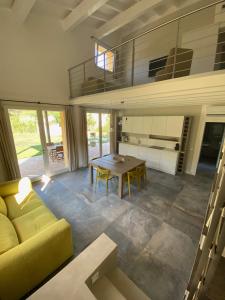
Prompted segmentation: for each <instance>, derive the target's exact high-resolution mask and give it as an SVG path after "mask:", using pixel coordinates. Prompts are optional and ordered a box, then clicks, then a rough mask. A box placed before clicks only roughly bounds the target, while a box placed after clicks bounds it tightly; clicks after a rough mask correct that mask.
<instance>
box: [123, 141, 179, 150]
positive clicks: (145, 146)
mask: <svg viewBox="0 0 225 300" xmlns="http://www.w3.org/2000/svg"><path fill="white" fill-rule="evenodd" d="M119 143H120V144H127V145H132V146H138V147H144V148H150V149H155V150H159V151H170V152H176V153H179V151H177V150H175V149H171V148H166V147H162V148H161V149H160V147H158V146H149V145H143V144H135V143H130V142H119Z"/></svg>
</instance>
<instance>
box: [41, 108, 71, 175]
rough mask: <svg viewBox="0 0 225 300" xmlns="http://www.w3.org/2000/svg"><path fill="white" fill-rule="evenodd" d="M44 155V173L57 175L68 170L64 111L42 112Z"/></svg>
mask: <svg viewBox="0 0 225 300" xmlns="http://www.w3.org/2000/svg"><path fill="white" fill-rule="evenodd" d="M42 118H43V123H44V135H45V138H44V141H45V143H44V147H43V149H44V154H45V156H46V161H47V164H46V173H47V174H49V175H52V174H58V173H61V172H63V171H66V170H67V169H68V155H67V143H66V128H65V115H64V111H58V110H57V111H55V110H43V111H42Z"/></svg>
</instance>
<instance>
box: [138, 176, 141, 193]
mask: <svg viewBox="0 0 225 300" xmlns="http://www.w3.org/2000/svg"><path fill="white" fill-rule="evenodd" d="M137 185H138V191H139V192H140V190H141V176H138V177H137Z"/></svg>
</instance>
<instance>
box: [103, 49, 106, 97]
mask: <svg viewBox="0 0 225 300" xmlns="http://www.w3.org/2000/svg"><path fill="white" fill-rule="evenodd" d="M103 55H104V92H105V83H106V73H105V52H104V53H103Z"/></svg>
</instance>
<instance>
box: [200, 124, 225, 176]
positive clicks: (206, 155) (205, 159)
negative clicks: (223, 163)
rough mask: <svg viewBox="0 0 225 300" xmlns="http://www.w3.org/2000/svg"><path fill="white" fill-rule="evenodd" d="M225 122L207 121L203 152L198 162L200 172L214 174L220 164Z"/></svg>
mask: <svg viewBox="0 0 225 300" xmlns="http://www.w3.org/2000/svg"><path fill="white" fill-rule="evenodd" d="M224 128H225V124H224V123H206V126H205V131H204V135H203V141H202V147H201V153H200V158H199V163H198V170H197V172H198V173H204V174H208V175H209V176H211V175H214V173H215V171H216V168H217V166H218V159H219V156H220V151H221V143H222V141H223V139H224Z"/></svg>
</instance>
